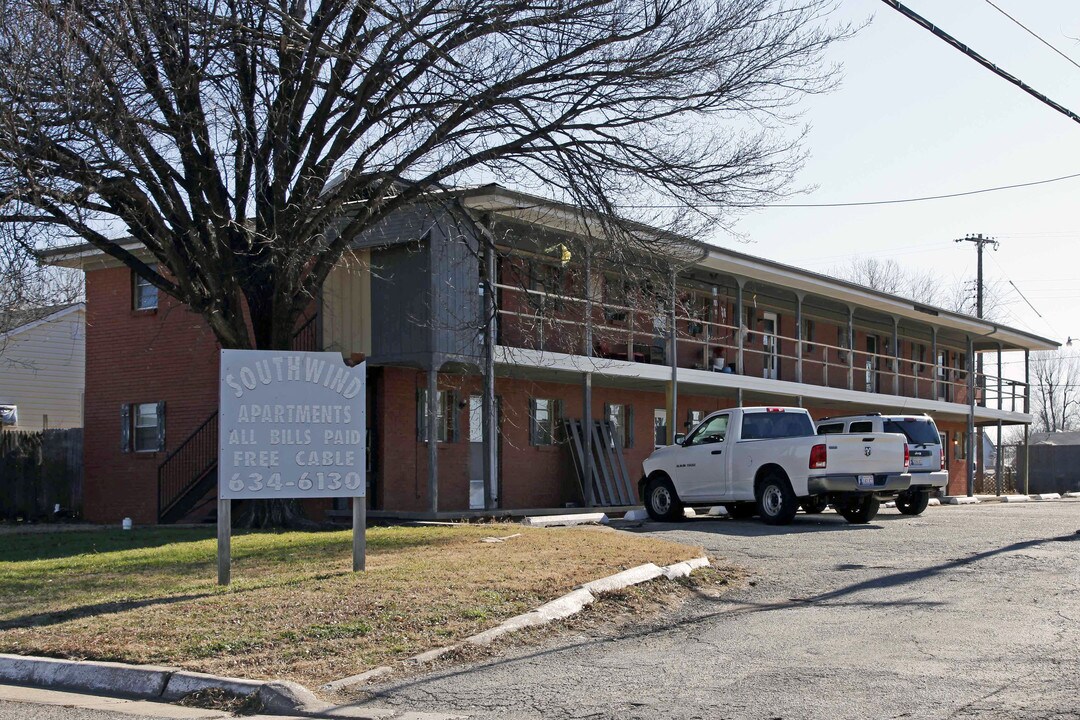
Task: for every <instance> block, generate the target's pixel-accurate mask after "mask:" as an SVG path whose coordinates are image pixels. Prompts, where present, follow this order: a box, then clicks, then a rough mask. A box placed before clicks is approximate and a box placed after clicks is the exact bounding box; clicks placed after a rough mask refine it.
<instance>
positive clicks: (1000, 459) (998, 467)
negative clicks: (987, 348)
mask: <svg viewBox="0 0 1080 720" xmlns="http://www.w3.org/2000/svg"><path fill="white" fill-rule="evenodd" d="M997 366H998V367H997V401H998V410H1004V409H1005V399H1004V398H1003V397H1002V396H1001V343H998V346H997ZM1004 455H1005V453H1003V452H1002V451H1001V420H998V423H997V452H996V453H994V479H995V481H996V482H995V483H994V485H995V489H996V490H997V494H998V495H1001V483H1002V480H1003V477H1002V472H1003V470H1004V467H1005V465H1004V460H1005V458H1004Z"/></svg>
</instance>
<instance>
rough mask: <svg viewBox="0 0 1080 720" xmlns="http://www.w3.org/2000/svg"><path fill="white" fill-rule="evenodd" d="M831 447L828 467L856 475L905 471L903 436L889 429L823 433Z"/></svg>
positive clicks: (829, 448) (824, 439)
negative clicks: (873, 431)
mask: <svg viewBox="0 0 1080 720" xmlns="http://www.w3.org/2000/svg"><path fill="white" fill-rule="evenodd" d="M821 440H823V441H825V442H826V444H827V449H828V471H829V472H830V473H834V472H843V473H851V474H853V475H876V474H881V473H903V472H907V471H906V470H905V468H904V438H903V437H901V436H900V435H893V434H889V433H866V434H861V435H841V434H832V435H823V436H821Z"/></svg>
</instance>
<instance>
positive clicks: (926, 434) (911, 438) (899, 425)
mask: <svg viewBox="0 0 1080 720" xmlns="http://www.w3.org/2000/svg"><path fill="white" fill-rule="evenodd" d="M884 431H885V432H887V433H898V434H900V435H903V436H904V437H906V438H907V439H908V442H909V443H911V444H912V445H937V444H938V443H939V442H941V440H940V438H939V437H938V430H937V426H936V425H934V421H933V420H927V419H925V418H908V419H905V420H886V421H885V426H884Z"/></svg>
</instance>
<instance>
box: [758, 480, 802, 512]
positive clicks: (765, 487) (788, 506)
mask: <svg viewBox="0 0 1080 720" xmlns="http://www.w3.org/2000/svg"><path fill="white" fill-rule="evenodd" d="M798 509H799V499H798V498H797V497H795V493H794V492H792V490H791V483H789V482H788V480H787V478H786V477H784V476H783V475H781V474H779V473H776V472H772V473H769V474H768V475H766V476H765V478H764V479H763V480H762V481H761V482H760V483H758V487H757V510H758V515H760V516H761V519H762V520H763V521H764V522H765V524H766V525H787V524H788V523H790V522H791V521H792V519H794V517H795V512H796V511H797V510H798Z"/></svg>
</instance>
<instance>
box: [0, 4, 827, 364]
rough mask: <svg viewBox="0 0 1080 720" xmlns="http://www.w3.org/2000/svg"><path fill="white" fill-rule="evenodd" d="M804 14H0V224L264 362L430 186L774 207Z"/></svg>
mask: <svg viewBox="0 0 1080 720" xmlns="http://www.w3.org/2000/svg"><path fill="white" fill-rule="evenodd" d="M827 9H828V7H827V3H826V2H824V0H803V1H802V2H787V1H786V0H779V1H774V0H647V1H646V2H644V3H642V2H634V1H632V0H571V1H569V2H539V3H521V2H507V1H506V0H473V1H470V2H461V1H460V0H427V1H420V0H411V1H407V2H402V3H392V2H384V1H381V0H379V1H367V2H357V1H356V0H326V1H324V2H315V1H314V0H312V1H311V2H291V3H283V2H270V1H269V0H163V1H162V2H152V3H151V2H142V1H140V0H85V1H75V0H0V11H2V14H3V17H4V18H5V24H4V26H3V29H0V220H2V221H5V222H15V223H29V224H37V225H53V226H58V227H60V228H63V229H64V230H65V231H66V233H67V235H68V236H69V237H71V238H78V239H81V240H83V241H85V242H88V243H90V244H92V245H94V246H95V247H97V248H99V249H100V250H102V251H103V252H106V253H108V254H109V255H111V256H113V257H115V258H117V259H119V260H121V261H122V262H124V263H126V264H128V265H130V266H131V267H132V268H134V269H135V271H136V272H138V273H139V274H140V275H142V276H143V277H145V278H146V279H148V280H149V281H150V282H152V283H153V284H155V285H156V286H157V287H159V288H160V289H161V290H163V291H165V292H168V293H170V294H172V295H174V296H176V297H177V298H179V299H180V300H182V301H183V302H185V303H186V304H187V305H189V306H190V307H191V308H193V309H194V310H195V311H197V312H199V313H201V314H203V315H204V316H205V317H206V319H207V321H208V323H209V324H210V327H211V328H213V331H214V332H215V334H216V335H217V337H218V339H219V340H220V341H221V343H222V345H223V346H225V347H238V348H243V347H258V348H284V347H287V345H288V342H289V339H290V336H291V332H292V330H293V328H294V327H295V322H296V320H297V319H298V317H300V315H301V313H303V311H304V309H305V308H306V307H307V305H308V303H309V302H310V298H311V297H312V296H313V294H314V292H315V291H316V290H317V288H318V287H320V285H321V283H322V282H323V280H324V279H325V277H326V275H327V273H328V272H329V270H330V268H331V267H333V265H334V264H335V263H336V262H337V260H338V258H339V257H340V255H341V253H342V251H343V250H344V249H345V248H346V246H347V245H348V243H349V241H350V240H351V238H353V237H354V236H355V235H356V234H357V233H358V232H360V231H362V230H363V229H365V228H367V227H370V226H371V225H372V224H374V223H376V222H377V221H378V220H380V219H381V218H383V217H385V216H386V215H387V214H388V213H390V212H392V211H393V210H395V209H396V208H399V207H401V206H402V205H404V204H406V203H410V202H415V201H417V200H418V199H420V198H423V197H425V195H429V194H430V193H432V192H433V191H436V190H437V189H438V188H440V187H443V186H445V185H448V184H456V183H464V182H469V181H479V180H488V181H490V180H501V181H506V182H509V183H512V184H516V185H518V186H524V187H527V186H530V185H542V186H544V187H546V188H548V189H549V190H550V191H551V192H554V193H557V194H559V195H560V196H561V197H559V198H557V199H563V200H567V201H570V202H573V203H574V204H576V205H578V206H579V207H581V208H583V209H589V210H598V211H602V212H605V213H608V214H611V215H614V216H623V217H625V216H627V215H634V214H636V215H638V216H642V215H648V216H649V219H650V220H654V221H655V220H666V221H668V222H675V221H676V220H683V221H685V220H687V219H688V218H689V217H690V216H689V215H687V211H690V210H693V212H694V218H695V219H697V220H699V221H707V222H715V221H716V220H718V219H720V218H722V217H723V213H722V211H715V212H714V211H699V210H697V208H698V207H699V205H700V204H702V203H709V204H720V205H724V206H730V205H736V204H739V203H744V202H746V201H753V200H755V199H761V198H762V197H771V196H775V194H777V193H779V192H781V191H782V189H783V188H784V187H785V184H786V183H787V181H788V180H789V179H790V174H791V172H792V170H793V169H794V167H795V166H796V164H797V162H798V160H799V157H798V153H797V149H796V146H795V144H794V143H793V142H792V141H790V140H788V139H785V138H784V137H783V136H782V135H781V134H779V133H778V132H776V129H777V120H778V119H782V118H783V116H784V112H785V110H786V109H788V108H790V107H791V105H792V103H793V102H794V101H795V100H797V98H798V97H799V96H800V95H802V94H804V93H807V92H817V91H821V90H823V89H826V88H827V87H829V86H830V84H831V83H832V81H833V79H834V70H833V69H832V68H828V67H823V66H822V64H821V62H820V60H821V55H822V52H823V51H824V49H825V48H826V47H827V46H828V45H829V44H830V43H831V42H833V41H834V40H835V39H836V38H837V37H838V34H842V33H843V32H845V30H843V29H841V30H840V31H839V33H838V32H837V31H833V30H831V29H829V28H827V27H825V26H824V25H823V14H824V12H825V11H826V10H827ZM753 127H757V128H758V129H756V130H752V131H751V130H748V128H753ZM650 201H651V204H652V205H654V206H655V205H658V204H665V205H670V206H673V209H672V210H671V211H654V212H650V211H647V210H641V209H640V208H642V207H643V206H644V205H648V204H650ZM630 207H634V208H638V209H639V210H638V211H637V212H636V213H633V212H630V211H629V210H628V209H627V208H630ZM680 210H681V211H682V212H680ZM343 218H347V219H343ZM637 219H643V218H642V217H638V218H637ZM120 232H122V233H125V234H127V235H129V236H130V237H131V238H133V239H134V240H137V241H138V242H140V243H141V244H142V245H143V246H145V248H146V249H147V251H148V253H149V255H148V256H147V255H142V254H138V253H134V252H131V251H129V250H126V249H124V248H123V247H121V246H120V245H119V244H117V243H115V242H112V241H111V240H110V237H112V236H115V235H116V234H117V233H120ZM245 312H246V313H247V314H248V315H249V316H250V320H251V327H252V328H253V334H249V330H248V326H247V324H246V323H245V320H244V314H245Z"/></svg>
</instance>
